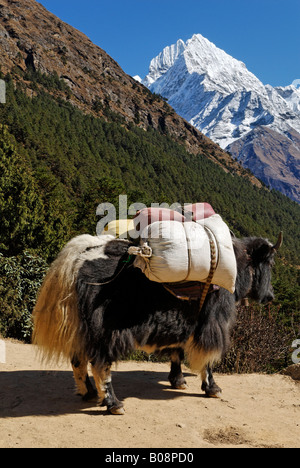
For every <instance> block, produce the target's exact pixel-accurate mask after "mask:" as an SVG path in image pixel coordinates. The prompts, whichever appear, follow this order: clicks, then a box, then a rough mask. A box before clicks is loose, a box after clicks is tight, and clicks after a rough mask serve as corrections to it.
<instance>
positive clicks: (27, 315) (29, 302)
mask: <svg viewBox="0 0 300 468" xmlns="http://www.w3.org/2000/svg"><path fill="white" fill-rule="evenodd" d="M46 271H47V264H46V263H45V261H44V260H43V259H41V258H40V257H37V256H33V255H32V254H30V253H29V252H24V253H23V254H21V255H19V256H17V257H4V256H3V255H2V254H1V253H0V334H1V335H2V336H3V337H10V338H16V339H19V340H24V341H27V342H29V341H30V338H31V333H32V317H31V315H32V311H33V308H34V305H35V302H36V297H37V293H38V290H39V287H40V286H41V283H42V280H43V277H44V275H45V273H46Z"/></svg>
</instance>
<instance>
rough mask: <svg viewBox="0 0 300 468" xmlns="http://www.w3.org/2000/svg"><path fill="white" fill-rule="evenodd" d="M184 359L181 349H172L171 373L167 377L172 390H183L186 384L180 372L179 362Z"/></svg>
mask: <svg viewBox="0 0 300 468" xmlns="http://www.w3.org/2000/svg"><path fill="white" fill-rule="evenodd" d="M183 359H184V351H183V349H181V348H177V349H174V350H173V351H172V354H171V371H170V374H169V376H168V379H169V382H170V383H171V385H172V388H178V389H185V388H187V383H186V380H185V378H184V377H183V374H182V370H181V362H182V361H183Z"/></svg>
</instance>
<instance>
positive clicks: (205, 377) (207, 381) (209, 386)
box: [201, 366, 222, 398]
mask: <svg viewBox="0 0 300 468" xmlns="http://www.w3.org/2000/svg"><path fill="white" fill-rule="evenodd" d="M201 377H202V386H201V390H203V391H205V393H206V395H207V396H208V397H210V398H218V397H220V396H221V393H222V390H221V388H220V387H219V386H218V385H217V384H216V382H215V380H214V377H213V374H212V370H211V367H210V366H207V367H206V368H205V369H204V370H203V371H202V373H201Z"/></svg>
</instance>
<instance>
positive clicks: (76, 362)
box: [71, 355, 97, 401]
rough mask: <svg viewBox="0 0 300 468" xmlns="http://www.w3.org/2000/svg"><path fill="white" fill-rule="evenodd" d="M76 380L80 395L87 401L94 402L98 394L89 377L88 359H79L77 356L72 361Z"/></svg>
mask: <svg viewBox="0 0 300 468" xmlns="http://www.w3.org/2000/svg"><path fill="white" fill-rule="evenodd" d="M71 364H72V368H73V374H74V379H75V383H76V387H77V391H78V394H79V395H81V396H82V399H83V400H85V401H88V400H92V399H93V398H95V397H96V396H97V392H96V390H95V389H94V387H93V385H92V384H91V381H90V379H89V376H88V372H87V366H88V361H87V360H86V359H82V358H78V357H77V356H76V355H75V356H73V358H72V360H71Z"/></svg>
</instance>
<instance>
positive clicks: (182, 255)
mask: <svg viewBox="0 0 300 468" xmlns="http://www.w3.org/2000/svg"><path fill="white" fill-rule="evenodd" d="M212 243H213V247H214V249H213V250H214V252H215V256H216V258H215V261H216V267H215V269H214V272H213V277H212V283H213V284H215V285H218V286H220V287H223V288H225V289H227V290H228V291H230V292H231V293H233V292H234V290H235V280H236V274H237V268H236V259H235V255H234V251H233V245H232V239H231V234H230V231H229V228H228V226H227V225H226V224H225V223H224V221H223V220H222V218H221V217H220V216H219V215H218V214H213V215H211V216H209V217H208V218H204V219H198V220H196V221H182V222H181V221H176V220H170V221H167V220H162V221H155V222H152V223H151V224H148V225H146V226H145V227H144V229H143V231H142V232H141V234H140V245H139V246H138V247H133V248H131V249H130V253H131V254H135V255H137V258H136V259H135V262H134V264H135V266H136V267H138V268H140V269H141V270H142V271H143V272H144V274H145V275H146V276H147V278H149V279H150V280H151V281H156V282H159V283H175V282H182V281H200V282H206V280H207V278H208V276H209V274H210V272H211V262H212Z"/></svg>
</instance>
